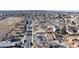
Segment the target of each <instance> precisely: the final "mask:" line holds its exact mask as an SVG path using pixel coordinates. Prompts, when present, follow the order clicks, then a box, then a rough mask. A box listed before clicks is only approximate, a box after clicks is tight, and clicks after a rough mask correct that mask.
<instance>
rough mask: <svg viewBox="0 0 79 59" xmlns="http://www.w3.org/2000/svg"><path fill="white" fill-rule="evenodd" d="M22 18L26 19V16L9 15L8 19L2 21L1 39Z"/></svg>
mask: <svg viewBox="0 0 79 59" xmlns="http://www.w3.org/2000/svg"><path fill="white" fill-rule="evenodd" d="M22 20H24V17H9V18H8V19H5V20H2V21H0V41H1V40H3V38H5V37H6V35H7V34H8V33H9V32H10V31H12V30H13V29H14V28H15V27H16V24H18V23H20V22H21V21H22Z"/></svg>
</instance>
